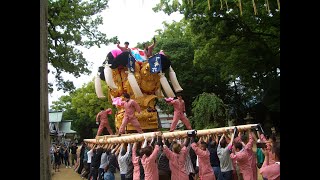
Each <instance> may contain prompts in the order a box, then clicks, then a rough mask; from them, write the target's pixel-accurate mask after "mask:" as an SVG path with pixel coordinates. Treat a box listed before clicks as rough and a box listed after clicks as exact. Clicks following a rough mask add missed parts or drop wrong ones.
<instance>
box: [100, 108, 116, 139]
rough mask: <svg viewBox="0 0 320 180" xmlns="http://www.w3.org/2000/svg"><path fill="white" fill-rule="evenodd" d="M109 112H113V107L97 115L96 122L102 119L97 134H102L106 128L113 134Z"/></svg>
mask: <svg viewBox="0 0 320 180" xmlns="http://www.w3.org/2000/svg"><path fill="white" fill-rule="evenodd" d="M108 114H112V109H111V108H108V109H106V110H104V111H100V112H99V113H98V114H97V116H96V122H99V121H100V125H99V128H98V132H97V136H100V135H101V133H102V131H103V129H104V128H107V130H108V132H109V134H111V135H112V134H113V131H112V129H111V127H110V125H109V121H108Z"/></svg>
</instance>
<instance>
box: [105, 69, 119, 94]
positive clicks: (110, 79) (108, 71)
mask: <svg viewBox="0 0 320 180" xmlns="http://www.w3.org/2000/svg"><path fill="white" fill-rule="evenodd" d="M103 72H104V77H105V79H106V83H107V85H108V86H109V87H110V88H111V89H113V90H116V89H118V87H117V85H116V84H115V83H114V81H113V77H112V69H111V68H110V67H109V64H106V65H105V67H104V71H103Z"/></svg>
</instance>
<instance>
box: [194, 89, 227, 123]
mask: <svg viewBox="0 0 320 180" xmlns="http://www.w3.org/2000/svg"><path fill="white" fill-rule="evenodd" d="M192 107H193V108H192V113H193V117H192V118H190V119H191V123H192V125H193V127H194V128H195V129H207V128H215V127H224V126H227V117H228V114H227V112H228V111H227V106H226V105H225V104H224V103H223V101H222V99H220V98H219V97H218V96H217V95H215V94H214V93H202V94H200V95H199V96H197V98H196V99H195V100H194V101H193V102H192Z"/></svg>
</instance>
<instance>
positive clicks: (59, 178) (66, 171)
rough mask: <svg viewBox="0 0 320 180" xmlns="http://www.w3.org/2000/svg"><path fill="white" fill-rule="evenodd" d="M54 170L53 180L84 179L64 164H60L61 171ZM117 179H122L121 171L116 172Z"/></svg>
mask: <svg viewBox="0 0 320 180" xmlns="http://www.w3.org/2000/svg"><path fill="white" fill-rule="evenodd" d="M51 172H52V180H80V179H81V180H82V178H81V177H80V174H78V173H77V172H75V171H74V170H73V168H66V167H65V166H64V165H62V166H60V172H54V170H53V169H51ZM115 179H120V176H119V172H117V173H116V174H115Z"/></svg>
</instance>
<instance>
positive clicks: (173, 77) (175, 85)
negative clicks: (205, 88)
mask: <svg viewBox="0 0 320 180" xmlns="http://www.w3.org/2000/svg"><path fill="white" fill-rule="evenodd" d="M169 77H170V81H171V84H172V86H173V89H174V91H175V92H176V93H177V92H181V91H182V90H183V89H182V88H181V86H180V84H179V82H178V79H177V76H176V73H175V72H174V71H173V69H172V67H171V66H170V68H169Z"/></svg>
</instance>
